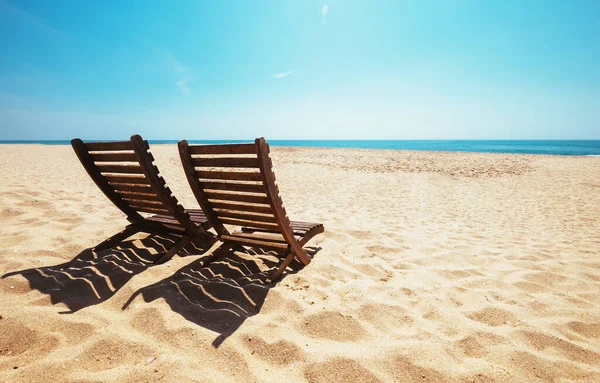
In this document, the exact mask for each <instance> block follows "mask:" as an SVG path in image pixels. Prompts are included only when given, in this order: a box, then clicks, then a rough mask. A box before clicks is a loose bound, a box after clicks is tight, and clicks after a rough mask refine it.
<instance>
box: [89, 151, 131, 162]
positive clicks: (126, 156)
mask: <svg viewBox="0 0 600 383" xmlns="http://www.w3.org/2000/svg"><path fill="white" fill-rule="evenodd" d="M91 156H92V159H93V160H94V162H138V159H137V156H136V155H135V153H133V152H132V153H96V154H91Z"/></svg>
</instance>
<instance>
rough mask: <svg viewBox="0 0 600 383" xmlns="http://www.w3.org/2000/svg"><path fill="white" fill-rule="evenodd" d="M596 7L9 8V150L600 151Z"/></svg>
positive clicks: (0, 79) (29, 4)
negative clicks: (286, 145) (374, 147)
mask: <svg viewBox="0 0 600 383" xmlns="http://www.w3.org/2000/svg"><path fill="white" fill-rule="evenodd" d="M598 20H600V1H596V0H592V1H583V0H580V1H578V0H573V1H558V0H556V1H554V0H545V1H529V0H502V1H492V0H490V1H480V0H472V1H468V0H464V1H463V0H438V1H428V0H416V1H404V0H381V1H377V0H372V1H353V0H347V1H333V0H332V1H329V0H326V1H312V0H306V1H301V0H296V1H286V0H273V1H266V0H264V1H262V0H257V1H250V0H223V1H214V0H213V1H183V0H181V1H180V0H175V1H171V2H165V1H154V0H132V1H126V2H121V1H110V0H105V1H91V0H90V1H80V0H76V1H71V0H57V1H46V0H41V1H32V0H10V1H7V0H0V140H17V139H19V140H53V139H56V140H66V139H71V138H73V137H80V138H83V139H123V138H128V137H129V136H131V135H132V134H134V133H138V134H141V135H142V136H143V137H144V138H146V139H177V140H178V139H183V138H185V139H194V140H202V139H206V140H211V139H253V138H255V137H259V136H264V137H266V138H267V139H600V22H598Z"/></svg>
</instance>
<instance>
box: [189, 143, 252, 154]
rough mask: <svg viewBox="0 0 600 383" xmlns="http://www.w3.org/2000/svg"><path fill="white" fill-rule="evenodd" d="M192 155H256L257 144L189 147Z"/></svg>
mask: <svg viewBox="0 0 600 383" xmlns="http://www.w3.org/2000/svg"><path fill="white" fill-rule="evenodd" d="M188 150H189V153H191V154H256V145H255V144H225V145H223V144H218V145H189V149H188Z"/></svg>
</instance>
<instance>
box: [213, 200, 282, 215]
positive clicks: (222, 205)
mask: <svg viewBox="0 0 600 383" xmlns="http://www.w3.org/2000/svg"><path fill="white" fill-rule="evenodd" d="M211 205H212V206H213V208H214V210H215V211H217V212H218V211H220V210H221V209H225V210H236V211H242V212H244V211H249V212H253V213H271V214H272V210H271V207H270V206H258V205H247V204H236V203H227V202H211Z"/></svg>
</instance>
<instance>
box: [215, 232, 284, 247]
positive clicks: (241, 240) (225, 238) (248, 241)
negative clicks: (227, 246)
mask: <svg viewBox="0 0 600 383" xmlns="http://www.w3.org/2000/svg"><path fill="white" fill-rule="evenodd" d="M219 239H220V240H222V241H226V242H235V243H241V244H244V245H248V246H257V247H266V248H271V249H281V250H285V249H287V247H288V245H287V244H285V243H279V242H270V241H262V240H258V239H248V238H238V237H235V236H232V235H222V236H220V237H219Z"/></svg>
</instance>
